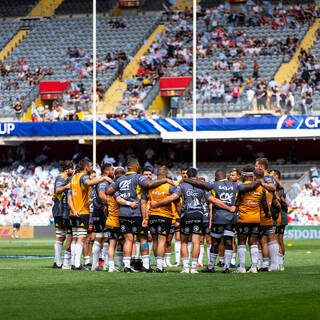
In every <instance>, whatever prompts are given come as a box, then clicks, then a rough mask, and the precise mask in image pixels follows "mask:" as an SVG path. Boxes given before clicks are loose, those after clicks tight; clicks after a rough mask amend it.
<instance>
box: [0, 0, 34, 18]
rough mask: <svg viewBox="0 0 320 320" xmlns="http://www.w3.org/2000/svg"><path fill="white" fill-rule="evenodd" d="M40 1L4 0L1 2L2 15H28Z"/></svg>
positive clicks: (0, 11) (0, 14)
mask: <svg viewBox="0 0 320 320" xmlns="http://www.w3.org/2000/svg"><path fill="white" fill-rule="evenodd" d="M38 2H39V1H38V0H2V1H1V3H0V17H2V18H8V17H23V16H26V15H27V14H28V13H29V12H30V11H31V10H32V8H33V7H34V6H35V5H36V4H37V3H38Z"/></svg>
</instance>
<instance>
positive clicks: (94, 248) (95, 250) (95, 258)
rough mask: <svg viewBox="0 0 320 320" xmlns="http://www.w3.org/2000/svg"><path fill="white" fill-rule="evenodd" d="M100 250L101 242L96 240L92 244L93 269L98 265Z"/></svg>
mask: <svg viewBox="0 0 320 320" xmlns="http://www.w3.org/2000/svg"><path fill="white" fill-rule="evenodd" d="M100 252H101V244H100V243H99V242H97V241H95V242H94V243H93V246H92V270H95V269H96V268H97V267H98V264H99V257H100Z"/></svg>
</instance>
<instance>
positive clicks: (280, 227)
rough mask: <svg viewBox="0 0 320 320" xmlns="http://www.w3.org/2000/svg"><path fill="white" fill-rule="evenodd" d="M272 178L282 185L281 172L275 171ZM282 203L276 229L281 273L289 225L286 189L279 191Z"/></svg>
mask: <svg viewBox="0 0 320 320" xmlns="http://www.w3.org/2000/svg"><path fill="white" fill-rule="evenodd" d="M272 176H273V177H274V178H275V179H276V181H277V182H278V183H279V184H280V179H281V174H280V171H279V170H273V171H272ZM279 196H280V203H281V214H280V215H279V218H278V220H277V228H276V237H277V240H278V244H279V261H278V262H279V267H280V271H284V254H285V246H284V242H283V235H284V231H285V229H286V226H287V225H288V204H287V201H286V194H285V191H284V189H281V190H279Z"/></svg>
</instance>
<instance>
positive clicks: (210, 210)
mask: <svg viewBox="0 0 320 320" xmlns="http://www.w3.org/2000/svg"><path fill="white" fill-rule="evenodd" d="M212 211H213V204H212V203H209V230H211V225H212Z"/></svg>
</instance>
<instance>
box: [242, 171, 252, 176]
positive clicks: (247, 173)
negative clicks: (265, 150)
mask: <svg viewBox="0 0 320 320" xmlns="http://www.w3.org/2000/svg"><path fill="white" fill-rule="evenodd" d="M242 175H243V176H246V177H253V172H242Z"/></svg>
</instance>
